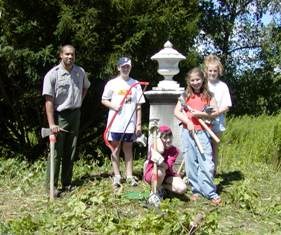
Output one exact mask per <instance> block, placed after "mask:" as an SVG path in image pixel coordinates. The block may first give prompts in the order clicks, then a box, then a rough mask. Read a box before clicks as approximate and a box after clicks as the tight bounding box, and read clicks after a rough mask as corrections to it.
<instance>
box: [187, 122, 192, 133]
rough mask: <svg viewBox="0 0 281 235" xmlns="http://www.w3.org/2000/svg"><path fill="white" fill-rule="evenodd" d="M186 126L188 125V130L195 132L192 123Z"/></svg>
mask: <svg viewBox="0 0 281 235" xmlns="http://www.w3.org/2000/svg"><path fill="white" fill-rule="evenodd" d="M186 125H187V129H188V130H189V131H193V130H194V125H193V123H192V122H190V121H188V122H187V123H186Z"/></svg>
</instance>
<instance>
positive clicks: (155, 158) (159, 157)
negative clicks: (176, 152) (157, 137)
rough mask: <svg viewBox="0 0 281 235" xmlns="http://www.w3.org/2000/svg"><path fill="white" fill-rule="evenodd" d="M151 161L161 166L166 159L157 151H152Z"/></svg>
mask: <svg viewBox="0 0 281 235" xmlns="http://www.w3.org/2000/svg"><path fill="white" fill-rule="evenodd" d="M151 161H153V162H155V163H156V164H157V165H158V166H159V165H161V164H162V163H163V162H164V158H163V157H162V155H161V154H160V153H158V152H157V151H156V150H154V149H151Z"/></svg>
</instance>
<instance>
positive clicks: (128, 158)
mask: <svg viewBox="0 0 281 235" xmlns="http://www.w3.org/2000/svg"><path fill="white" fill-rule="evenodd" d="M123 152H124V155H125V167H126V176H127V177H128V176H132V175H133V143H131V142H123Z"/></svg>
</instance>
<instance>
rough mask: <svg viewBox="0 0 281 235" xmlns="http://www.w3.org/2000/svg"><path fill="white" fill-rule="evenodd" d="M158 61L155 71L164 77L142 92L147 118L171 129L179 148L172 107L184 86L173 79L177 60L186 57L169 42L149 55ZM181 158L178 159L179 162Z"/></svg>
mask: <svg viewBox="0 0 281 235" xmlns="http://www.w3.org/2000/svg"><path fill="white" fill-rule="evenodd" d="M151 59H152V60H156V61H157V62H158V66H159V67H158V70H157V72H158V73H159V74H160V75H162V76H163V77H164V80H162V81H160V82H159V83H158V85H157V87H153V88H152V90H150V91H146V92H145V93H144V94H145V96H146V98H147V99H148V101H149V104H150V108H149V119H150V120H152V119H159V124H160V125H163V124H165V125H168V126H170V128H171V129H172V131H173V136H174V138H173V143H174V145H175V146H177V147H178V148H179V149H180V150H181V138H180V129H181V127H180V126H179V121H178V120H177V119H176V118H175V117H174V108H175V105H176V103H177V100H178V97H179V96H180V95H181V94H182V93H183V92H184V88H183V87H180V85H179V84H178V83H177V82H176V81H174V80H173V77H174V76H175V75H176V74H178V73H179V68H178V65H179V62H180V61H181V60H184V59H186V57H185V56H183V55H182V54H180V53H179V52H177V51H176V50H175V49H173V45H172V43H171V42H169V41H167V42H166V43H165V44H164V49H162V50H160V51H159V52H158V53H156V54H155V55H153V56H152V57H151ZM181 159H182V158H180V159H178V161H177V162H180V161H181Z"/></svg>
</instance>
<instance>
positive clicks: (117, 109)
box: [111, 105, 122, 112]
mask: <svg viewBox="0 0 281 235" xmlns="http://www.w3.org/2000/svg"><path fill="white" fill-rule="evenodd" d="M111 109H113V110H114V111H115V112H120V111H121V109H122V108H121V106H119V105H118V106H117V105H111Z"/></svg>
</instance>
